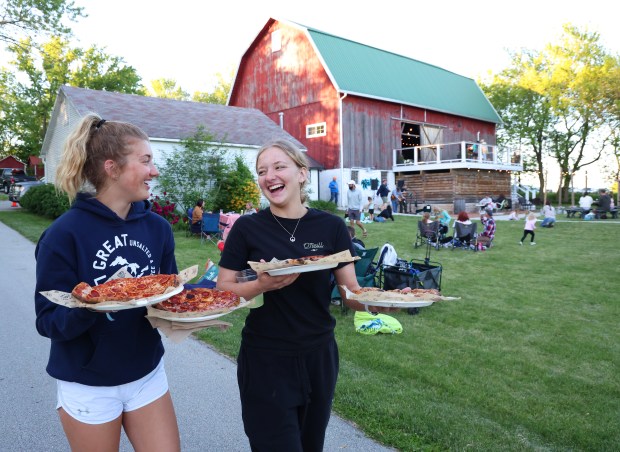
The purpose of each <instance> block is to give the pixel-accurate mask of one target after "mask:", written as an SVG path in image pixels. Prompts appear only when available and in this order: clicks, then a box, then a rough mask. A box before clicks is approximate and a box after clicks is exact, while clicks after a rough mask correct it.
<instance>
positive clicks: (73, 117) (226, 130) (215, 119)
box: [41, 85, 322, 199]
mask: <svg viewBox="0 0 620 452" xmlns="http://www.w3.org/2000/svg"><path fill="white" fill-rule="evenodd" d="M90 112H93V113H97V114H98V115H99V116H101V117H102V118H104V119H106V120H112V121H125V122H130V123H132V124H135V125H136V126H138V127H140V128H141V129H142V130H144V131H145V132H146V134H147V135H148V136H149V138H150V141H151V148H152V149H153V158H154V162H155V165H156V166H158V164H162V163H163V161H164V158H165V157H166V156H167V155H170V153H173V152H175V150H176V149H179V148H180V147H181V146H182V144H181V142H182V141H183V140H185V139H187V138H190V137H191V136H193V135H194V134H195V133H196V131H197V130H198V128H199V127H200V126H203V127H204V129H205V131H206V132H208V133H210V134H211V135H213V136H214V137H216V139H217V140H219V141H218V142H216V143H213V145H214V146H216V147H218V148H219V149H222V148H223V149H225V154H226V156H227V157H229V158H230V159H231V160H232V159H233V158H234V156H235V155H240V156H242V157H243V159H244V160H245V162H246V164H247V166H248V167H249V168H250V169H251V170H252V171H253V172H254V173H255V170H254V168H255V159H256V153H257V152H258V149H259V148H260V147H261V146H262V145H263V144H264V143H267V142H268V141H272V140H274V139H285V140H289V141H291V142H293V143H295V144H296V145H297V146H298V147H299V148H300V149H302V150H304V151H307V149H306V147H305V146H304V145H303V144H301V143H300V142H299V141H298V140H297V139H295V138H294V137H293V136H291V135H290V134H289V133H288V132H286V131H285V130H283V129H282V128H281V127H280V126H278V125H277V124H276V123H275V122H273V121H272V120H271V119H269V117H267V116H266V115H265V114H263V113H262V112H261V111H259V110H257V109H255V108H241V107H228V106H225V105H217V104H206V103H202V102H187V101H179V100H172V99H162V98H158V97H146V96H139V95H135V94H122V93H114V92H110V91H97V90H91V89H85V88H75V87H72V86H67V85H65V86H62V87H61V88H60V89H59V91H58V96H57V97H56V102H55V104H54V110H53V112H52V117H51V119H50V124H49V127H48V128H47V131H46V133H45V139H44V141H43V149H42V150H41V157H42V159H43V162H44V164H45V174H46V176H47V181H48V182H52V183H53V182H54V179H55V175H56V167H57V166H58V163H59V161H60V156H61V153H62V148H63V145H64V142H65V140H66V139H67V136H68V135H69V134H70V133H71V131H72V130H73V129H74V127H75V126H76V124H77V123H78V122H79V121H80V119H81V118H82V117H83V116H84V115H86V114H87V113H90ZM308 161H309V163H310V169H311V171H310V184H309V186H310V190H309V191H310V199H318V195H319V187H318V180H319V177H318V172H319V171H320V170H321V169H322V166H321V165H320V164H319V163H317V162H316V161H315V160H313V159H312V158H310V157H309V156H308ZM255 176H256V174H255Z"/></svg>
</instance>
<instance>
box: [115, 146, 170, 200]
mask: <svg viewBox="0 0 620 452" xmlns="http://www.w3.org/2000/svg"><path fill="white" fill-rule="evenodd" d="M130 148H131V150H132V152H131V153H130V154H129V155H128V156H127V162H126V164H125V166H124V167H123V168H122V170H121V171H120V173H119V174H118V184H116V186H117V189H118V190H117V191H119V192H120V196H124V197H126V198H127V199H126V200H127V201H128V202H134V201H142V200H144V199H148V198H149V192H150V187H149V183H150V182H151V181H152V180H153V178H154V177H157V176H159V171H157V168H155V165H153V151H152V150H151V146H150V144H149V143H148V141H143V140H135V141H133V142H132V144H130Z"/></svg>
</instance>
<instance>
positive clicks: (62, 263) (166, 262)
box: [35, 194, 178, 386]
mask: <svg viewBox="0 0 620 452" xmlns="http://www.w3.org/2000/svg"><path fill="white" fill-rule="evenodd" d="M35 257H36V260H37V284H36V291H35V309H36V315H37V318H36V327H37V331H38V332H39V334H41V335H42V336H45V337H48V338H50V339H51V349H50V357H49V361H48V364H47V372H48V373H49V374H50V375H51V376H52V377H54V378H57V379H60V380H65V381H71V382H77V383H81V384H85V385H90V386H116V385H120V384H124V383H128V382H131V381H135V380H137V379H140V378H142V377H143V376H145V375H147V374H148V373H149V372H151V371H152V370H153V369H154V368H155V367H156V366H157V364H158V363H159V361H160V360H161V357H162V356H163V354H164V348H163V344H162V342H161V337H160V336H159V332H158V331H157V330H156V329H154V328H152V327H151V325H150V323H149V322H148V320H146V318H145V315H146V308H136V309H127V310H123V311H117V312H114V313H110V314H106V313H101V312H92V311H90V310H88V309H83V308H66V307H64V306H60V305H57V304H55V303H52V302H51V301H49V300H47V299H46V298H45V297H44V296H42V295H41V294H40V293H39V292H40V291H46V290H60V291H63V292H71V290H72V289H73V287H75V285H76V284H78V283H79V282H82V281H84V282H87V283H88V284H91V285H96V284H100V283H103V282H105V281H106V280H107V279H108V278H109V277H110V276H112V275H113V274H114V273H116V272H117V271H118V270H119V269H120V268H121V267H123V266H127V267H128V269H129V271H130V272H131V273H132V274H133V276H134V277H135V276H143V275H148V274H152V273H164V274H172V273H177V272H178V271H177V265H176V261H175V257H174V236H173V234H172V229H171V227H170V225H169V224H168V222H167V221H166V220H165V219H164V218H162V217H161V216H159V215H157V214H155V213H152V212H151V211H150V204H149V202H148V201H141V202H136V203H133V204H132V205H131V209H130V211H129V214H128V215H127V218H126V219H122V218H120V217H119V216H118V215H116V214H115V213H114V212H113V211H112V210H110V209H109V208H108V207H106V206H105V205H103V204H102V203H100V202H99V201H98V200H97V199H95V198H94V197H92V196H89V195H84V194H80V195H78V198H77V199H76V201H75V203H74V204H73V206H72V207H71V209H70V210H69V211H68V212H66V213H65V214H63V215H62V216H61V217H60V218H58V219H57V220H55V221H54V223H52V225H51V226H50V227H49V228H48V229H47V230H46V231H45V232H44V233H43V235H41V238H40V239H39V243H38V244H37V247H36V250H35Z"/></svg>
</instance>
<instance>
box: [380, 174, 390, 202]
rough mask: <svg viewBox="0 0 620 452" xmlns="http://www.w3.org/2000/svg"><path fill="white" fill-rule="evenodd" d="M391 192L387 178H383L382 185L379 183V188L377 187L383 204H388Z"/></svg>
mask: <svg viewBox="0 0 620 452" xmlns="http://www.w3.org/2000/svg"><path fill="white" fill-rule="evenodd" d="M389 194H390V189H389V188H388V186H387V179H383V180H382V181H381V185H379V188H378V189H377V196H380V197H381V202H382V203H383V204H387V203H388V195H389Z"/></svg>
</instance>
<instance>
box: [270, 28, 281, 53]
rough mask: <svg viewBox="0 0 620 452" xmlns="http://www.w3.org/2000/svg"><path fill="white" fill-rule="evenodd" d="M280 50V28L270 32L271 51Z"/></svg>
mask: <svg viewBox="0 0 620 452" xmlns="http://www.w3.org/2000/svg"><path fill="white" fill-rule="evenodd" d="M280 50H282V30H276V31H274V32H273V33H271V53H274V52H279V51H280Z"/></svg>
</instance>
